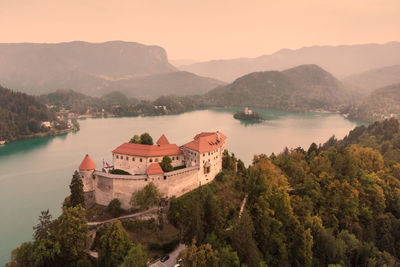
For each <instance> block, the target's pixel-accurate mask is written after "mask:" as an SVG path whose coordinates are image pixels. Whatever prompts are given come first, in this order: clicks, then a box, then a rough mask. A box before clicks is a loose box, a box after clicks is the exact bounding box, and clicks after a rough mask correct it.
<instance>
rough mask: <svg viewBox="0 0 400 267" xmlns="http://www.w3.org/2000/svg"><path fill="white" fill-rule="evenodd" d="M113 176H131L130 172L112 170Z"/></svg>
mask: <svg viewBox="0 0 400 267" xmlns="http://www.w3.org/2000/svg"><path fill="white" fill-rule="evenodd" d="M110 173H111V174H119V175H131V174H130V173H129V172H127V171H124V170H121V169H112V170H110Z"/></svg>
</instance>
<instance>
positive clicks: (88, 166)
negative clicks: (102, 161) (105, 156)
mask: <svg viewBox="0 0 400 267" xmlns="http://www.w3.org/2000/svg"><path fill="white" fill-rule="evenodd" d="M95 169H96V164H94V162H93V160H92V159H91V158H90V157H89V155H88V154H86V156H85V158H84V159H83V160H82V163H81V165H79V170H80V171H89V170H95Z"/></svg>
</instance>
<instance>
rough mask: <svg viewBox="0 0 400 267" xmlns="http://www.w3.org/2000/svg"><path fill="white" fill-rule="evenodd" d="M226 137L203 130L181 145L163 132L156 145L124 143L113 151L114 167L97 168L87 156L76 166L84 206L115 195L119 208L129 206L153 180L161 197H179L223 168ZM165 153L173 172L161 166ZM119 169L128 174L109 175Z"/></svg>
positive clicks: (210, 179) (101, 203)
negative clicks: (119, 202)
mask: <svg viewBox="0 0 400 267" xmlns="http://www.w3.org/2000/svg"><path fill="white" fill-rule="evenodd" d="M225 140H226V136H225V135H223V134H222V133H220V132H218V131H217V132H203V133H200V134H197V135H196V136H195V137H194V138H193V140H192V141H190V142H189V143H186V144H184V145H182V146H180V147H179V146H177V145H176V144H170V143H169V141H168V139H167V137H166V136H165V135H162V136H161V137H160V138H159V139H158V141H157V142H156V144H155V145H144V144H133V143H124V144H122V145H120V146H119V147H117V148H116V149H114V150H113V151H112V155H113V161H114V163H113V166H109V167H104V168H102V170H96V164H95V163H94V162H93V160H92V159H91V158H90V157H89V155H86V156H85V158H84V159H83V161H82V163H81V164H80V165H79V173H80V175H81V178H82V181H83V191H84V193H85V202H86V205H87V206H89V207H90V206H92V205H93V204H95V203H97V204H100V205H104V206H106V205H108V203H110V201H111V200H113V199H114V198H117V199H119V200H120V201H121V207H122V208H124V209H129V208H130V203H129V202H130V199H131V197H132V193H134V192H136V191H139V190H141V189H143V188H144V187H145V186H146V185H147V184H148V183H150V182H153V183H154V184H155V185H156V186H157V187H158V189H159V191H160V193H161V194H162V195H163V197H166V198H170V197H172V196H176V197H179V196H181V195H183V194H185V193H187V192H189V191H191V190H193V189H195V188H197V187H198V186H200V185H203V184H206V183H209V182H211V181H212V180H213V179H214V177H215V176H216V175H217V174H218V173H219V172H220V171H221V170H222V154H223V152H224V150H225ZM164 156H168V157H169V158H170V159H171V160H172V162H171V164H172V166H173V167H174V170H173V171H170V172H164V171H163V170H162V168H161V166H160V164H159V163H160V162H161V161H162V159H163V157H164ZM112 169H120V170H123V171H125V172H127V173H129V175H123V174H112V173H110V170H112Z"/></svg>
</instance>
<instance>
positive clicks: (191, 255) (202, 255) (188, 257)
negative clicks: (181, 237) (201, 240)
mask: <svg viewBox="0 0 400 267" xmlns="http://www.w3.org/2000/svg"><path fill="white" fill-rule="evenodd" d="M179 257H180V258H182V259H183V265H184V266H196V267H212V266H214V267H217V266H219V257H218V251H216V250H213V249H212V247H211V245H210V244H203V245H201V246H199V247H197V246H196V241H195V240H193V241H192V245H191V246H190V247H189V248H187V249H185V250H183V251H182V252H181V253H180V254H179Z"/></svg>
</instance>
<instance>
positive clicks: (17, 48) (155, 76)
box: [0, 41, 223, 98]
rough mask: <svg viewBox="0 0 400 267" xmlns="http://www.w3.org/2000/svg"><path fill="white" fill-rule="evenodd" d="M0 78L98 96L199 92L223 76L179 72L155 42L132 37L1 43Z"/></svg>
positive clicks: (30, 88)
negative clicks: (145, 42) (124, 39)
mask: <svg viewBox="0 0 400 267" xmlns="http://www.w3.org/2000/svg"><path fill="white" fill-rule="evenodd" d="M0 82H1V84H3V85H4V86H7V87H10V88H14V89H16V90H19V91H23V92H26V93H30V94H43V93H49V92H53V91H55V90H56V89H59V88H73V89H74V90H76V91H78V92H81V93H85V94H89V95H93V96H101V95H103V94H106V93H109V92H111V91H114V90H119V91H123V92H124V93H126V94H127V95H128V96H135V97H143V98H156V97H158V96H161V95H166V94H181V95H185V94H194V93H204V92H206V91H208V90H210V89H212V88H214V87H216V86H218V85H221V84H223V82H220V81H216V80H214V79H210V78H204V77H199V76H197V75H194V74H190V73H187V72H179V71H178V70H177V69H176V68H175V67H174V66H172V65H171V64H170V63H169V62H168V58H167V53H166V52H165V50H164V49H163V48H161V47H158V46H147V45H143V44H139V43H133V42H122V41H112V42H106V43H86V42H69V43H58V44H34V43H16V44H0Z"/></svg>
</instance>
